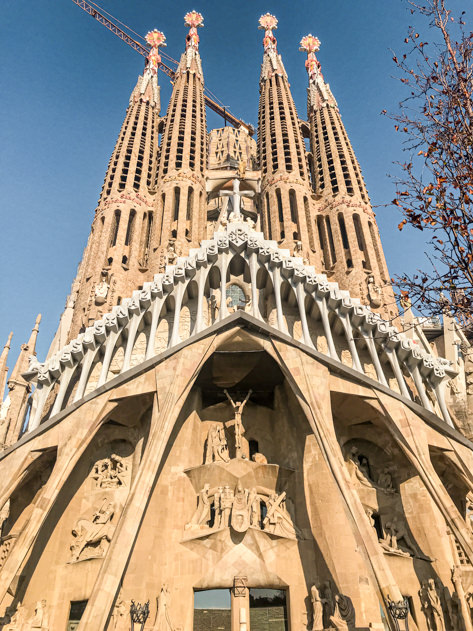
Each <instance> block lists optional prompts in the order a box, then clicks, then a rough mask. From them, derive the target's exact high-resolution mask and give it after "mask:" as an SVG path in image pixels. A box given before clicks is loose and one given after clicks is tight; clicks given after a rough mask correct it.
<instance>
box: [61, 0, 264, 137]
mask: <svg viewBox="0 0 473 631" xmlns="http://www.w3.org/2000/svg"><path fill="white" fill-rule="evenodd" d="M72 2H74V4H76V5H77V6H78V7H79V8H81V9H82V10H83V11H85V12H86V13H88V14H89V15H90V16H91V17H93V18H94V19H95V20H97V22H100V24H102V25H103V26H105V28H108V30H109V31H111V32H112V33H113V34H114V35H116V36H117V37H119V38H120V39H121V40H122V41H124V42H125V43H126V44H128V46H131V47H132V48H133V49H134V50H136V52H138V53H140V55H143V57H148V54H149V51H150V48H149V47H148V46H146V45H145V44H140V42H137V41H136V40H135V39H133V37H131V36H130V35H128V33H126V32H125V31H124V30H123V29H121V28H120V27H119V26H118V25H117V24H115V23H114V22H113V21H112V20H110V19H109V18H108V17H106V16H105V15H103V13H101V12H100V11H99V10H98V9H96V8H95V7H94V6H93V5H92V4H90V2H87V0H72ZM158 65H159V68H160V69H161V70H162V71H163V72H164V73H165V74H166V75H167V76H168V77H169V78H170V79H171V81H173V80H174V79H175V78H176V72H175V70H173V69H172V68H170V67H169V66H167V65H166V64H165V63H163V62H162V61H160V62H159V64H158ZM204 99H205V104H206V105H207V106H208V107H209V108H210V109H211V110H212V111H214V112H215V113H216V114H218V115H219V116H221V117H222V118H223V119H224V120H225V121H227V122H228V123H230V125H233V127H235V128H237V129H238V128H239V127H244V128H245V129H246V130H247V131H248V133H249V134H250V136H252V135H253V134H254V133H255V131H254V128H253V126H252V125H248V123H245V122H243V121H242V120H240V119H238V118H237V117H236V116H234V115H233V114H231V112H229V111H228V110H227V109H226V108H225V107H222V106H221V105H219V104H218V103H217V102H216V101H214V100H213V99H211V98H210V97H209V96H207V94H204Z"/></svg>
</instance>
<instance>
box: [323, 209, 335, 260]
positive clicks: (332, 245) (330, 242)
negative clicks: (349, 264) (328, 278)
mask: <svg viewBox="0 0 473 631" xmlns="http://www.w3.org/2000/svg"><path fill="white" fill-rule="evenodd" d="M325 226H326V228H327V239H328V245H329V250H330V259H331V264H332V265H334V264H335V263H336V262H337V255H336V253H335V243H334V241H333V233H332V224H331V222H330V217H325Z"/></svg>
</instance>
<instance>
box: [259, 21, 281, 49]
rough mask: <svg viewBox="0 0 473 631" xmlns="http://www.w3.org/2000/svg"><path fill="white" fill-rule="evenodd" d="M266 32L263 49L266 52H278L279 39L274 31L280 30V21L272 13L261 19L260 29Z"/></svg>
mask: <svg viewBox="0 0 473 631" xmlns="http://www.w3.org/2000/svg"><path fill="white" fill-rule="evenodd" d="M258 28H260V29H263V30H264V38H263V48H264V50H265V52H271V51H274V52H277V43H278V42H277V39H276V38H275V37H274V35H273V31H274V30H275V29H277V28H278V20H277V18H276V17H275V16H274V15H271V13H265V14H264V15H262V16H261V17H260V19H259V27H258Z"/></svg>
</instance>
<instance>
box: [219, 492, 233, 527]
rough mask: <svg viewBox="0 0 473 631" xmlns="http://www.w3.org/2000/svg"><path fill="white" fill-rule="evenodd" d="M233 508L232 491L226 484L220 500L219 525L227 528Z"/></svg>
mask: <svg viewBox="0 0 473 631" xmlns="http://www.w3.org/2000/svg"><path fill="white" fill-rule="evenodd" d="M232 506H233V491H232V489H231V488H230V487H229V486H228V484H226V485H225V486H224V487H223V491H222V495H221V498H220V510H221V525H222V526H228V525H229V524H230V513H231V512H232Z"/></svg>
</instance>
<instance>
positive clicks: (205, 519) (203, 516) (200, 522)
mask: <svg viewBox="0 0 473 631" xmlns="http://www.w3.org/2000/svg"><path fill="white" fill-rule="evenodd" d="M209 489H210V484H205V485H204V488H203V489H202V490H201V491H200V493H199V499H198V503H197V508H196V511H195V513H194V516H193V517H192V519H191V521H190V522H189V523H188V524H186V530H187V529H192V528H205V527H206V526H208V523H209V521H210V500H209Z"/></svg>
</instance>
